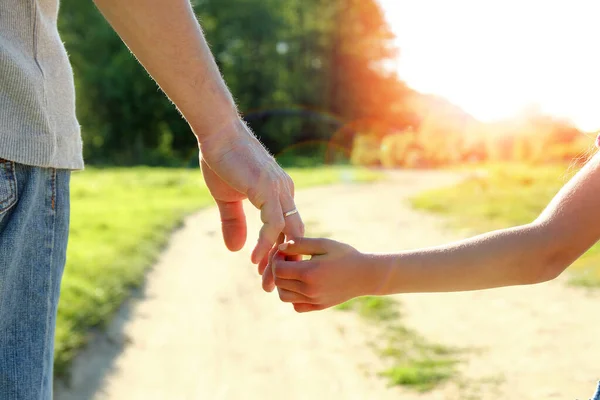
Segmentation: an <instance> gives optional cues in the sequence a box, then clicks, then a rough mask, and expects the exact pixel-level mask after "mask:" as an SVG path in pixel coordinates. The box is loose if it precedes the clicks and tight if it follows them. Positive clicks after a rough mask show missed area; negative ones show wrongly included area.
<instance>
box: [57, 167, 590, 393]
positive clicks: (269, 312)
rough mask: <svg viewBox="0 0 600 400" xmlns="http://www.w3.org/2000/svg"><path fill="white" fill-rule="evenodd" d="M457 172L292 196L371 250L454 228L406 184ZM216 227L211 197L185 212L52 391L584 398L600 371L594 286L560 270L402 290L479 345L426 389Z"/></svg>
mask: <svg viewBox="0 0 600 400" xmlns="http://www.w3.org/2000/svg"><path fill="white" fill-rule="evenodd" d="M457 179H459V177H458V176H456V175H451V174H446V173H440V172H427V173H425V172H400V173H395V174H393V175H391V177H390V180H388V181H386V182H379V183H375V184H369V185H352V184H347V185H346V184H341V185H335V186H331V187H326V188H314V189H310V190H305V191H301V192H300V193H299V194H298V196H297V197H298V200H297V202H298V208H299V209H300V210H301V212H302V215H303V217H304V219H305V222H306V223H307V227H308V229H309V230H310V232H312V233H313V234H318V235H325V236H331V237H333V238H336V239H339V240H343V241H346V242H349V243H351V244H353V245H355V246H357V247H358V248H360V249H362V250H365V251H390V250H397V249H402V248H411V247H417V246H425V245H433V244H439V243H443V242H446V241H448V240H453V239H456V238H457V234H456V233H452V232H450V231H447V230H445V229H444V228H443V221H441V220H440V219H438V218H435V217H432V216H429V215H426V214H422V213H418V212H415V211H413V210H411V209H410V208H409V207H408V206H407V204H406V198H407V197H408V196H410V195H412V194H414V193H416V192H418V191H421V190H424V189H427V188H431V187H436V186H440V185H446V184H451V183H453V182H455V181H456V180H457ZM248 211H249V213H248V214H249V215H251V216H252V218H251V219H250V227H249V228H250V232H251V233H254V232H257V231H258V221H257V219H256V218H255V217H256V215H255V214H256V213H254V212H253V211H251V210H248ZM217 227H218V217H217V214H216V211H215V210H214V209H210V210H205V211H202V212H200V213H198V214H196V215H195V216H193V217H190V218H189V219H188V220H187V221H186V224H185V226H184V228H183V229H181V230H180V231H178V232H177V233H176V234H175V235H174V236H173V239H172V241H171V245H170V246H169V248H168V249H167V250H166V251H165V253H164V254H163V256H162V257H161V259H160V261H159V263H158V264H157V266H156V267H155V268H154V269H153V270H152V271H151V272H150V273H149V275H148V279H147V284H146V287H145V288H144V290H143V291H142V293H140V294H139V295H138V296H137V297H138V298H137V299H135V300H134V301H132V302H130V304H128V305H127V306H125V307H124V308H123V309H122V310H121V312H120V313H119V315H118V317H117V318H116V319H115V321H114V323H113V324H112V325H111V327H110V328H109V330H108V334H107V335H102V336H99V337H97V338H96V339H95V340H94V341H93V343H92V344H91V345H90V346H89V348H88V349H87V350H85V351H84V352H83V353H82V354H81V355H80V356H79V357H78V359H77V360H76V362H75V364H74V368H73V371H74V372H73V380H72V384H71V387H70V388H69V389H68V390H67V389H65V388H64V387H62V386H59V387H57V390H56V396H55V398H56V400H71V399H77V400H81V399H95V400H105V399H110V400H113V399H114V400H122V399H123V400H125V399H126V400H137V399H144V400H152V399H161V400H162V399H177V400H185V399H190V400H192V399H193V400H196V399H210V400H218V399H223V400H230V399H231V400H237V399H248V400H252V399H264V400H270V399H273V400H274V399H284V398H285V399H290V400H293V399H302V400H304V399H311V400H312V399H336V400H337V399H339V400H346V399H357V400H358V399H360V400H363V399H382V400H387V399H405V400H410V399H444V400H450V399H461V400H468V399H511V400H513V399H536V400H537V399H545V398H557V399H575V398H579V399H581V400H583V399H587V398H588V397H589V396H590V395H591V392H592V391H593V388H594V386H595V380H596V379H597V378H598V377H600V361H599V360H600V358H599V357H600V340H599V338H600V324H598V323H597V319H598V318H597V317H598V314H599V313H600V296H599V295H598V294H596V293H587V292H586V291H584V290H581V289H572V288H568V287H566V286H565V285H564V281H561V280H559V281H555V282H552V283H549V284H545V285H539V286H536V287H528V288H509V289H501V290H495V291H487V292H473V293H458V294H427V295H402V296H398V299H399V300H400V301H401V303H402V313H403V315H404V321H405V323H406V325H407V326H409V327H411V328H414V329H416V330H417V331H418V332H420V333H421V334H422V335H423V336H425V337H426V338H428V339H430V340H433V341H437V342H441V343H444V344H447V345H451V346H459V347H469V348H473V349H477V351H471V352H469V353H468V354H466V355H465V362H464V363H463V364H462V365H461V373H462V377H461V378H459V379H457V380H454V381H453V382H450V383H448V384H446V385H444V386H442V387H440V388H438V389H436V390H435V391H433V392H430V393H428V394H426V395H418V394H415V393H412V392H409V391H406V390H403V389H398V388H387V387H386V382H385V381H384V380H382V379H380V378H378V377H377V376H376V372H377V371H378V368H379V367H380V364H379V360H378V359H377V358H376V357H375V355H374V354H373V352H372V351H371V349H370V348H369V347H368V346H367V345H366V342H367V340H368V339H369V337H370V336H372V327H369V326H367V325H366V324H365V323H364V322H363V321H361V320H360V319H359V318H358V317H356V316H355V315H352V314H347V313H342V312H338V311H329V310H328V311H324V312H320V313H313V314H309V315H297V314H295V313H294V312H293V310H292V309H291V307H290V306H289V305H285V304H281V303H280V302H279V301H278V299H277V296H276V295H275V294H271V295H267V294H265V293H263V292H262V291H261V290H260V289H259V284H260V280H259V277H258V275H257V274H256V272H255V269H254V267H252V266H250V265H249V263H248V262H247V260H248V253H249V249H250V247H251V244H253V242H254V237H250V238H249V241H248V243H249V244H248V246H247V247H246V248H245V249H244V250H243V251H242V252H240V253H236V254H231V253H228V252H227V251H226V250H225V249H224V246H223V245H222V242H221V237H220V232H219V231H218V230H217V229H215V228H217Z"/></svg>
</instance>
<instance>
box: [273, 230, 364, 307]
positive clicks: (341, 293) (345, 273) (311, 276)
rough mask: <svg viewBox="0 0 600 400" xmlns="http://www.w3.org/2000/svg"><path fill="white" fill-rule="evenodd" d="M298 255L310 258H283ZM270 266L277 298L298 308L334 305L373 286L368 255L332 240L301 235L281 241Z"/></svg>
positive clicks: (359, 294) (362, 293)
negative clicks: (296, 259)
mask: <svg viewBox="0 0 600 400" xmlns="http://www.w3.org/2000/svg"><path fill="white" fill-rule="evenodd" d="M300 255H310V256H312V258H311V259H310V260H306V261H287V260H286V257H288V259H289V257H290V256H300ZM272 266H273V275H274V281H275V285H276V286H277V289H278V292H279V297H280V299H281V300H282V301H284V302H287V303H293V304H294V309H295V310H296V311H297V312H308V311H317V310H323V309H326V308H329V307H333V306H335V305H337V304H340V303H343V302H345V301H347V300H350V299H352V298H354V297H357V296H363V295H366V294H369V292H370V291H371V290H373V288H375V287H376V283H375V282H376V277H375V276H374V274H373V273H372V271H370V270H369V265H368V257H367V256H366V255H364V254H362V253H360V252H359V251H357V250H356V249H354V248H353V247H352V246H349V245H347V244H343V243H340V242H336V241H334V240H329V239H310V238H301V239H296V240H294V241H289V242H286V243H283V244H281V245H280V246H279V252H278V254H277V255H276V256H275V257H274V259H273V262H272Z"/></svg>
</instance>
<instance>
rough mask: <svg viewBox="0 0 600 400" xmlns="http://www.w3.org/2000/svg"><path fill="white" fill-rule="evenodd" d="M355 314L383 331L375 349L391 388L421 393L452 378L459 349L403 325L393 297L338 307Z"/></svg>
mask: <svg viewBox="0 0 600 400" xmlns="http://www.w3.org/2000/svg"><path fill="white" fill-rule="evenodd" d="M336 308H337V309H338V310H342V311H355V312H357V313H358V314H359V315H360V316H362V317H363V318H365V319H367V320H368V321H369V322H371V323H376V324H377V325H379V327H380V328H381V334H380V337H379V338H378V340H377V341H376V342H375V344H374V346H375V349H376V351H377V352H378V353H379V354H380V355H381V356H382V357H383V358H384V360H385V361H386V363H387V364H388V367H387V368H386V369H385V370H384V371H381V373H380V375H381V376H383V377H385V378H387V379H388V381H389V383H390V385H402V386H407V387H410V388H413V389H415V390H417V391H419V392H426V391H428V390H431V389H433V388H434V387H435V386H436V385H438V384H439V383H442V382H444V381H446V380H448V379H450V378H452V377H455V376H456V374H457V372H456V369H455V366H456V364H457V363H458V359H457V357H456V355H457V354H458V351H457V350H456V349H450V348H448V347H445V346H441V345H438V344H433V343H430V342H429V341H427V340H425V339H424V338H423V337H421V336H420V335H419V334H417V333H416V332H415V331H413V330H410V329H407V328H406V327H404V326H402V325H401V324H400V317H401V315H400V312H399V304H398V303H397V302H396V301H394V300H393V299H391V298H389V297H374V296H365V297H359V298H356V299H352V300H350V301H348V302H346V303H343V304H340V305H339V306H337V307H336Z"/></svg>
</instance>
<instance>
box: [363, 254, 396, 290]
mask: <svg viewBox="0 0 600 400" xmlns="http://www.w3.org/2000/svg"><path fill="white" fill-rule="evenodd" d="M362 256H363V257H364V258H365V259H366V266H367V268H366V271H367V277H365V282H368V284H367V289H368V293H366V294H367V295H371V296H385V295H389V294H394V292H393V290H392V281H393V279H394V275H395V271H396V268H395V264H396V262H395V259H394V256H393V255H392V254H363V255H362Z"/></svg>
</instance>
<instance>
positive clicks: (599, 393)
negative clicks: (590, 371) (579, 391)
mask: <svg viewBox="0 0 600 400" xmlns="http://www.w3.org/2000/svg"><path fill="white" fill-rule="evenodd" d="M590 400H600V382H598V389H596V393H595V394H594V395H593V396H592V398H591V399H590Z"/></svg>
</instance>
